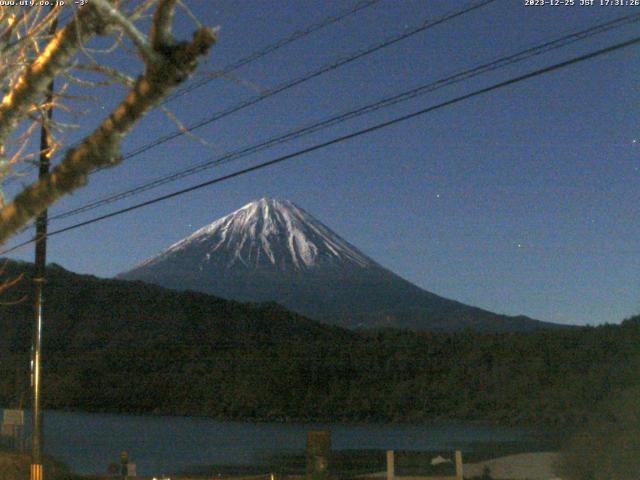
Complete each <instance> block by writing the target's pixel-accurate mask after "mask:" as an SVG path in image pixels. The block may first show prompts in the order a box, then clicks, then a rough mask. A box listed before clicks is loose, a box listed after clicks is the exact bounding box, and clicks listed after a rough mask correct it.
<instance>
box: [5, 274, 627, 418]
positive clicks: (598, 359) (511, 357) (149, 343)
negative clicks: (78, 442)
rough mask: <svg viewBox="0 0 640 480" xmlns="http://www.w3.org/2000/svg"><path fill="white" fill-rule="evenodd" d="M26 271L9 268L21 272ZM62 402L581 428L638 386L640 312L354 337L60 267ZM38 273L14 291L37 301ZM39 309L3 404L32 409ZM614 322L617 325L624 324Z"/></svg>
mask: <svg viewBox="0 0 640 480" xmlns="http://www.w3.org/2000/svg"><path fill="white" fill-rule="evenodd" d="M24 268H25V265H20V264H14V263H12V264H10V268H9V270H8V272H7V275H15V274H16V273H17V272H18V270H19V269H24ZM48 278H49V280H48V283H47V310H46V312H47V314H46V316H47V318H46V324H45V337H44V346H45V353H44V364H43V365H44V381H45V384H44V398H45V401H46V405H47V407H48V408H57V409H81V410H90V411H120V412H148V413H171V414H188V415H210V416H215V417H220V418H233V419H245V420H246V419H256V420H294V419H304V420H312V419H313V420H350V421H354V420H380V421H424V420H431V419H437V418H439V419H446V418H456V419H472V420H490V421H496V422H502V423H511V424H530V423H537V424H549V425H551V424H555V425H560V424H561V425H566V424H576V425H577V424H580V423H582V422H583V420H584V419H585V418H587V417H589V415H590V413H591V412H592V410H593V408H594V405H597V404H599V403H601V402H602V401H604V400H606V399H607V398H609V397H610V396H611V395H614V394H616V393H617V392H621V391H624V390H626V389H629V388H633V387H634V386H638V385H640V376H639V375H638V372H639V371H640V317H635V318H632V319H628V320H626V321H624V322H623V323H622V324H620V325H605V326H600V327H589V328H570V329H554V330H550V331H544V330H543V331H538V332H532V333H506V334H482V335H480V334H474V333H471V332H469V333H457V334H443V333H415V332H409V331H397V330H379V331H364V332H352V331H348V330H343V329H340V328H337V327H329V326H325V325H322V324H319V323H317V322H313V321H310V320H307V319H305V318H303V317H300V316H298V315H295V314H292V313H290V312H288V311H287V310H285V309H283V308H281V307H279V306H277V305H274V304H261V305H256V304H240V303H236V302H229V301H225V300H221V299H217V298H215V297H211V296H208V295H204V294H200V293H193V292H175V291H171V290H167V289H163V288H160V287H156V286H151V285H146V284H143V283H140V282H125V281H118V280H104V279H98V278H95V277H89V276H81V275H76V274H72V273H70V272H67V271H65V270H63V269H62V268H60V267H56V266H53V267H51V268H50V270H49V276H48ZM30 283H31V282H30V281H29V278H28V274H27V277H26V278H25V279H24V280H23V281H22V282H20V283H19V284H18V285H16V287H14V288H13V289H11V290H10V291H8V292H4V293H3V297H4V298H6V300H7V301H9V300H16V299H19V298H21V297H22V296H23V295H27V292H28V291H29V285H30ZM31 308H32V307H31V301H30V299H26V300H25V301H23V302H19V303H17V304H14V305H4V306H1V307H0V331H1V332H2V336H1V337H0V405H3V406H13V405H15V404H17V403H20V402H27V401H28V393H27V392H28V372H27V365H28V355H29V345H30V336H31ZM612 320H613V319H612Z"/></svg>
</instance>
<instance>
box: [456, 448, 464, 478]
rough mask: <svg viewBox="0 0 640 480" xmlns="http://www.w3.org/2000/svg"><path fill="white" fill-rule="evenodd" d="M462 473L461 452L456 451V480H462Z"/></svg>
mask: <svg viewBox="0 0 640 480" xmlns="http://www.w3.org/2000/svg"><path fill="white" fill-rule="evenodd" d="M462 477H463V472H462V452H461V451H460V450H456V480H463V478H462Z"/></svg>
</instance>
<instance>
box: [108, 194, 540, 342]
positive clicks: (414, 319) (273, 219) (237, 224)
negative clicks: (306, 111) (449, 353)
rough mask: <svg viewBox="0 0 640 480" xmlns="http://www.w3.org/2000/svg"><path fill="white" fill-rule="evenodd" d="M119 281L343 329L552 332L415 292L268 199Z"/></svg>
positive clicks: (305, 217) (307, 218)
mask: <svg viewBox="0 0 640 480" xmlns="http://www.w3.org/2000/svg"><path fill="white" fill-rule="evenodd" d="M120 277H121V278H124V279H129V280H142V281H146V282H150V283H156V284H159V285H162V286H164V287H169V288H175V289H180V290H187V289H189V290H196V291H202V292H206V293H211V294H214V295H218V296H221V297H223V298H229V299H234V300H240V301H253V302H263V301H275V302H277V303H280V304H282V305H284V306H286V307H287V308H290V309H292V310H294V311H296V312H299V313H302V314H304V315H306V316H309V317H311V318H313V319H317V320H321V321H325V322H328V323H333V324H338V325H341V326H346V327H350V328H353V327H379V326H392V327H400V328H410V329H415V330H446V331H455V330H462V329H473V330H477V331H511V330H532V329H536V328H541V327H544V326H551V325H552V324H545V323H543V322H538V321H535V320H532V319H529V318H526V317H508V316H504V315H498V314H494V313H491V312H488V311H485V310H481V309H479V308H475V307H471V306H468V305H464V304H462V303H459V302H456V301H453V300H448V299H446V298H443V297H440V296H438V295H435V294H433V293H430V292H427V291H425V290H422V289H421V288H419V287H417V286H416V285H413V284H412V283H410V282H408V281H406V280H404V279H403V278H401V277H399V276H398V275H396V274H394V273H393V272H390V271H389V270H387V269H385V268H384V267H382V266H381V265H379V264H378V263H376V262H375V261H374V260H372V259H371V258H369V257H367V256H366V255H365V254H364V253H362V252H361V251H359V250H358V249H357V248H356V247H354V246H353V245H351V244H350V243H348V242H347V241H345V240H344V239H342V238H340V237H339V236H338V235H337V234H335V233H334V232H332V231H331V230H330V229H329V228H328V227H327V226H325V225H323V224H322V223H321V222H320V221H318V220H317V219H315V218H314V217H313V216H311V215H310V214H308V213H307V212H305V211H304V210H303V209H301V208H299V207H297V206H296V205H294V204H293V203H291V202H289V201H286V200H275V199H269V198H263V199H261V200H258V201H255V202H252V203H249V204H247V205H245V206H244V207H242V208H240V209H239V210H237V211H235V212H233V213H231V214H229V215H227V216H225V217H223V218H220V219H219V220H216V221H215V222H213V223H211V224H210V225H207V226H205V227H203V228H201V229H199V230H197V231H196V232H194V233H193V234H192V235H190V236H188V237H187V238H185V239H183V240H181V241H179V242H177V243H175V244H174V245H172V246H171V247H169V248H168V249H167V250H165V251H163V252H161V253H160V254H158V255H156V256H154V257H152V258H150V259H148V260H146V261H145V262H143V263H142V264H140V265H138V266H136V267H135V268H133V269H132V270H130V271H128V272H126V273H124V274H121V275H120Z"/></svg>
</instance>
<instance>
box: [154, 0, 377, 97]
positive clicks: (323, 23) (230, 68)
mask: <svg viewBox="0 0 640 480" xmlns="http://www.w3.org/2000/svg"><path fill="white" fill-rule="evenodd" d="M379 1H380V0H366V1H362V2H358V3H357V4H356V5H355V6H354V7H353V8H351V9H350V10H347V11H346V12H344V13H341V14H338V15H331V16H328V17H326V18H324V19H322V20H320V21H319V22H317V23H314V24H311V25H309V26H308V27H306V28H305V29H303V30H296V31H295V32H293V33H292V34H291V35H290V36H289V37H285V38H282V39H280V40H278V41H276V42H274V43H272V44H271V45H268V46H266V47H264V48H262V49H260V50H258V51H256V52H253V53H251V54H249V55H247V56H246V57H244V58H241V59H240V60H237V61H235V62H234V63H231V64H229V65H227V66H225V67H223V69H222V71H221V72H220V73H218V74H216V75H215V76H213V77H211V78H206V79H204V80H200V81H199V82H194V83H193V84H191V85H187V86H185V87H184V88H181V89H179V90H177V91H176V92H174V93H173V94H171V95H169V96H168V97H167V98H166V99H165V100H164V101H163V102H162V103H163V104H164V103H168V102H170V101H172V100H174V99H175V98H178V97H181V96H182V95H185V94H186V93H189V92H192V91H194V90H196V89H198V88H200V87H202V86H204V85H206V84H208V83H209V82H212V81H213V80H215V79H216V78H219V77H222V76H224V75H228V74H229V73H231V72H234V71H235V70H237V69H239V68H240V67H243V66H245V65H247V64H248V63H251V62H254V61H256V60H258V59H259V58H262V57H264V56H265V55H267V54H269V53H272V52H275V51H276V50H279V49H281V48H282V47H285V46H287V45H289V44H291V43H293V42H295V41H296V40H299V39H301V38H303V37H306V36H307V35H310V34H312V33H314V32H316V31H318V30H321V29H323V28H325V27H328V26H329V25H332V24H334V23H337V22H339V21H340V20H343V19H345V18H347V17H349V16H350V15H353V14H355V13H357V12H359V11H360V10H363V9H365V8H368V7H371V6H372V5H374V4H376V3H378V2H379Z"/></svg>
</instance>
